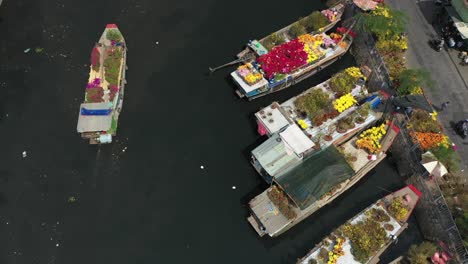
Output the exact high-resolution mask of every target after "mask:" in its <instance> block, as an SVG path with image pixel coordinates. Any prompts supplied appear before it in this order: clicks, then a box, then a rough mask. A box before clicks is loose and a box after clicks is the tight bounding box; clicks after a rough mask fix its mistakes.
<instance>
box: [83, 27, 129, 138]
mask: <svg viewBox="0 0 468 264" xmlns="http://www.w3.org/2000/svg"><path fill="white" fill-rule="evenodd" d="M126 61H127V47H126V44H125V39H124V38H123V36H122V33H121V32H120V30H119V29H118V27H117V25H115V24H108V25H107V26H106V29H105V30H104V32H103V33H102V36H101V38H100V39H99V42H98V43H97V44H96V45H95V46H94V48H93V50H92V52H91V65H90V71H89V79H88V84H87V86H86V92H85V99H84V102H83V103H82V104H81V105H80V112H79V117H78V125H77V131H78V133H80V134H81V137H83V138H85V139H88V140H89V143H90V144H106V143H111V142H112V137H113V136H115V135H116V133H117V124H118V119H119V114H120V112H121V111H122V104H123V96H124V87H125V84H126V83H127V81H126V79H125V71H126V70H127V66H126Z"/></svg>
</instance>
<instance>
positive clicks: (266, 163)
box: [252, 134, 301, 177]
mask: <svg viewBox="0 0 468 264" xmlns="http://www.w3.org/2000/svg"><path fill="white" fill-rule="evenodd" d="M252 155H253V156H254V157H255V158H256V159H257V160H258V162H259V163H260V164H261V165H262V167H263V168H264V169H265V171H266V172H267V173H268V174H269V175H270V176H273V177H275V176H276V175H278V174H281V173H283V172H285V171H287V170H289V169H290V168H293V167H294V166H296V165H297V164H299V163H300V161H301V159H300V158H299V157H298V156H297V155H296V154H294V153H290V154H288V153H287V152H286V146H285V144H284V142H283V141H282V139H281V137H280V136H279V135H278V134H274V135H273V136H272V137H270V138H269V139H268V140H267V141H265V142H264V143H263V144H261V145H260V146H258V147H257V148H256V149H254V150H253V151H252Z"/></svg>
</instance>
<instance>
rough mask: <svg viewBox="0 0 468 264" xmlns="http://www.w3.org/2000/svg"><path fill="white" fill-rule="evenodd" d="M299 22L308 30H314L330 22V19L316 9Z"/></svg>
mask: <svg viewBox="0 0 468 264" xmlns="http://www.w3.org/2000/svg"><path fill="white" fill-rule="evenodd" d="M299 23H300V24H302V26H304V27H305V28H306V30H307V32H313V31H318V30H319V29H321V28H323V27H325V26H326V25H328V24H330V21H329V20H328V18H327V17H326V16H324V15H323V14H322V13H321V12H320V11H314V12H312V13H311V14H310V15H308V16H306V17H304V18H302V19H301V20H299Z"/></svg>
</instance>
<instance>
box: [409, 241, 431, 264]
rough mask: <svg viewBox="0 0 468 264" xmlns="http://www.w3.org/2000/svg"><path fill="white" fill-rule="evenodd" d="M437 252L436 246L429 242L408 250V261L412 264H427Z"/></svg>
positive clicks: (413, 246)
mask: <svg viewBox="0 0 468 264" xmlns="http://www.w3.org/2000/svg"><path fill="white" fill-rule="evenodd" d="M436 250H437V247H436V245H434V244H432V243H430V242H427V241H425V242H422V243H421V244H419V245H418V246H416V245H412V246H411V247H410V249H409V250H408V261H409V263H411V264H427V263H428V261H427V259H428V258H430V257H431V256H432V255H434V253H435V252H436Z"/></svg>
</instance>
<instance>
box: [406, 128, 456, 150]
mask: <svg viewBox="0 0 468 264" xmlns="http://www.w3.org/2000/svg"><path fill="white" fill-rule="evenodd" d="M411 137H412V139H413V141H414V142H415V143H419V145H420V146H421V148H422V149H424V150H428V149H431V148H435V147H438V146H441V147H444V148H449V146H450V142H449V139H448V137H447V136H446V135H444V134H441V133H432V132H413V133H411Z"/></svg>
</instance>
